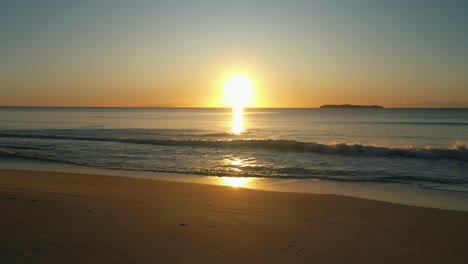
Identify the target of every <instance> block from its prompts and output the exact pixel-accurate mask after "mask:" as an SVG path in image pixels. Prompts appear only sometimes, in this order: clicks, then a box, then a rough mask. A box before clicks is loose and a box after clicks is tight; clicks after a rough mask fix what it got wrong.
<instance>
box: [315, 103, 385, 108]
mask: <svg viewBox="0 0 468 264" xmlns="http://www.w3.org/2000/svg"><path fill="white" fill-rule="evenodd" d="M320 108H383V106H380V105H350V104H341V105H322V106H320Z"/></svg>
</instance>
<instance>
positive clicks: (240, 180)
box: [223, 177, 251, 187]
mask: <svg viewBox="0 0 468 264" xmlns="http://www.w3.org/2000/svg"><path fill="white" fill-rule="evenodd" d="M250 180H251V179H250V178H245V177H223V181H224V183H225V184H226V185H228V186H231V187H246V186H247V184H248V183H249V182H250Z"/></svg>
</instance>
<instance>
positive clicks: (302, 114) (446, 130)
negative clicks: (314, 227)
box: [0, 108, 468, 192]
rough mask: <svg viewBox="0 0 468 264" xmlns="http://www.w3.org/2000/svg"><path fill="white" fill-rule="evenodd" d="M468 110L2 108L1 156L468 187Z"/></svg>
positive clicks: (135, 168) (102, 165) (203, 172)
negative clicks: (234, 111) (242, 110)
mask: <svg viewBox="0 0 468 264" xmlns="http://www.w3.org/2000/svg"><path fill="white" fill-rule="evenodd" d="M467 142H468V109H247V110H245V111H244V112H241V111H236V113H235V114H233V112H232V111H231V110H229V109H167V108H164V109H160V108H0V159H1V158H21V159H30V160H45V161H53V162H58V163H68V164H75V165H82V166H88V167H93V168H105V169H115V170H125V171H146V172H175V173H183V174H189V175H193V177H197V176H198V175H211V176H238V177H264V178H280V179H281V178H284V179H291V178H294V179H302V178H304V179H321V180H329V181H330V180H331V181H345V182H385V183H403V184H410V185H415V186H419V187H423V188H433V189H446V190H453V191H461V192H468V149H467V146H468V144H467Z"/></svg>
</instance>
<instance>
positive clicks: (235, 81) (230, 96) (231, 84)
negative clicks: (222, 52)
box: [224, 75, 253, 108]
mask: <svg viewBox="0 0 468 264" xmlns="http://www.w3.org/2000/svg"><path fill="white" fill-rule="evenodd" d="M252 90H253V87H252V82H251V81H250V80H249V79H248V78H247V77H245V76H242V75H235V76H232V77H230V78H229V79H228V80H227V81H226V83H225V84H224V103H225V104H226V105H228V106H230V107H232V108H243V107H247V106H250V105H251V104H252V99H253V98H252Z"/></svg>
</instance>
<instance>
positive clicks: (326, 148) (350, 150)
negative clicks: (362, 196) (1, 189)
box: [0, 133, 468, 161]
mask: <svg viewBox="0 0 468 264" xmlns="http://www.w3.org/2000/svg"><path fill="white" fill-rule="evenodd" d="M0 138H28V139H50V140H83V141H98V142H117V143H130V144H150V145H164V146H190V147H208V148H255V149H268V150H277V151H294V152H311V153H317V154H337V155H348V156H369V157H401V158H420V159H454V160H460V161H468V148H467V144H466V143H464V142H459V143H457V144H455V145H454V146H453V147H451V148H447V149H444V148H432V147H425V148H413V147H407V148H402V147H382V146H373V145H362V144H357V143H329V144H325V143H314V142H301V141H294V140H281V139H279V140H273V139H235V140H199V139H158V138H130V137H98V136H75V135H59V134H56V135H51V134H36V133H0ZM0 147H1V146H0Z"/></svg>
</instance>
